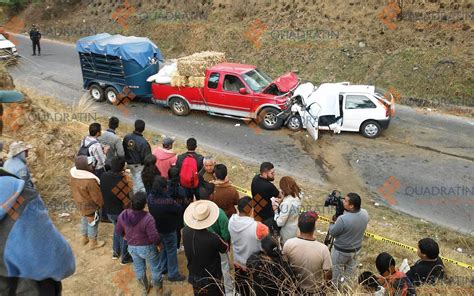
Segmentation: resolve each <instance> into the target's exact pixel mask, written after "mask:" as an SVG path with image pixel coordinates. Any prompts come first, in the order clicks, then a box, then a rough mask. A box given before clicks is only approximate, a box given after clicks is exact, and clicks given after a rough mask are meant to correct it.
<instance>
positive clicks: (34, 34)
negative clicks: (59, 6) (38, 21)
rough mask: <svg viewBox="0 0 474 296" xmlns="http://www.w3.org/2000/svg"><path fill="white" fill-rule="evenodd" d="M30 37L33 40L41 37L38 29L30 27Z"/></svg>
mask: <svg viewBox="0 0 474 296" xmlns="http://www.w3.org/2000/svg"><path fill="white" fill-rule="evenodd" d="M30 39H31V40H33V41H38V40H40V39H41V33H40V31H39V30H38V29H35V28H33V29H31V30H30Z"/></svg>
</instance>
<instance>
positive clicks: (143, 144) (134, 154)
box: [123, 119, 151, 193]
mask: <svg viewBox="0 0 474 296" xmlns="http://www.w3.org/2000/svg"><path fill="white" fill-rule="evenodd" d="M144 130H145V122H144V121H143V120H141V119H137V120H136V121H135V130H134V131H133V133H130V134H128V135H126V136H125V137H124V138H123V150H124V152H125V160H126V161H127V164H128V167H129V169H130V173H131V174H132V179H133V193H136V192H138V191H145V186H144V185H143V181H142V170H143V165H144V163H145V158H146V157H147V156H148V155H150V154H151V147H150V144H149V143H148V141H147V140H146V139H145V138H144V137H143V131H144Z"/></svg>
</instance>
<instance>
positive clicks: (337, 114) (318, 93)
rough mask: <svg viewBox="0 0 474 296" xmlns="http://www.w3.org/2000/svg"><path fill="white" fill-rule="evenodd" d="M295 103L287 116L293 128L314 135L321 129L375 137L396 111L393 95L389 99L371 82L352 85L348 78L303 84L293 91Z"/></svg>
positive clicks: (289, 126)
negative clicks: (346, 79) (345, 79)
mask: <svg viewBox="0 0 474 296" xmlns="http://www.w3.org/2000/svg"><path fill="white" fill-rule="evenodd" d="M292 98H293V99H295V98H296V102H297V103H296V104H293V105H292V106H291V108H292V116H290V117H289V118H288V119H287V120H286V123H287V126H288V128H290V129H291V130H299V129H301V128H306V129H308V131H309V133H310V134H311V135H312V136H313V138H315V139H317V138H318V130H319V129H321V130H333V131H334V132H335V133H339V132H340V131H350V132H360V133H361V134H362V135H363V136H365V137H367V138H376V137H378V136H379V135H380V133H381V131H382V129H386V128H388V126H389V124H390V120H391V118H392V116H393V115H394V113H395V104H394V98H393V96H392V95H390V101H389V100H387V99H386V98H384V96H383V95H382V94H380V93H377V92H376V91H375V87H374V86H371V85H350V83H348V82H341V83H323V84H321V85H320V86H319V87H315V86H314V85H313V84H312V83H309V82H308V83H304V84H302V85H300V86H299V87H298V88H297V89H296V90H295V91H294V93H293V96H292Z"/></svg>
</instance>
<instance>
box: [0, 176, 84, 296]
mask: <svg viewBox="0 0 474 296" xmlns="http://www.w3.org/2000/svg"><path fill="white" fill-rule="evenodd" d="M0 188H2V190H1V191H0V237H1V239H0V257H1V258H0V295H60V294H61V280H63V279H65V278H67V277H68V276H70V275H72V274H73V273H74V271H75V269H76V263H75V259H74V255H73V253H72V250H71V247H70V246H69V244H68V243H67V242H66V240H65V239H64V238H63V237H62V236H61V234H60V233H59V231H58V230H57V229H56V228H55V227H54V225H53V223H52V222H51V219H50V218H49V216H48V212H47V211H46V208H45V206H44V203H43V200H42V199H41V197H40V195H39V194H38V192H37V191H36V190H35V189H34V188H31V187H27V186H25V181H23V180H21V179H19V178H18V177H17V176H15V175H13V174H10V173H8V172H7V171H5V170H3V169H1V168H0Z"/></svg>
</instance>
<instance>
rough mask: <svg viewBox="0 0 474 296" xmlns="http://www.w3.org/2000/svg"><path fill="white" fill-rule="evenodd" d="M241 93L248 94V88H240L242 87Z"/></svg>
mask: <svg viewBox="0 0 474 296" xmlns="http://www.w3.org/2000/svg"><path fill="white" fill-rule="evenodd" d="M239 93H240V94H241V95H246V94H248V92H247V89H246V88H245V87H242V88H240V89H239Z"/></svg>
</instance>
